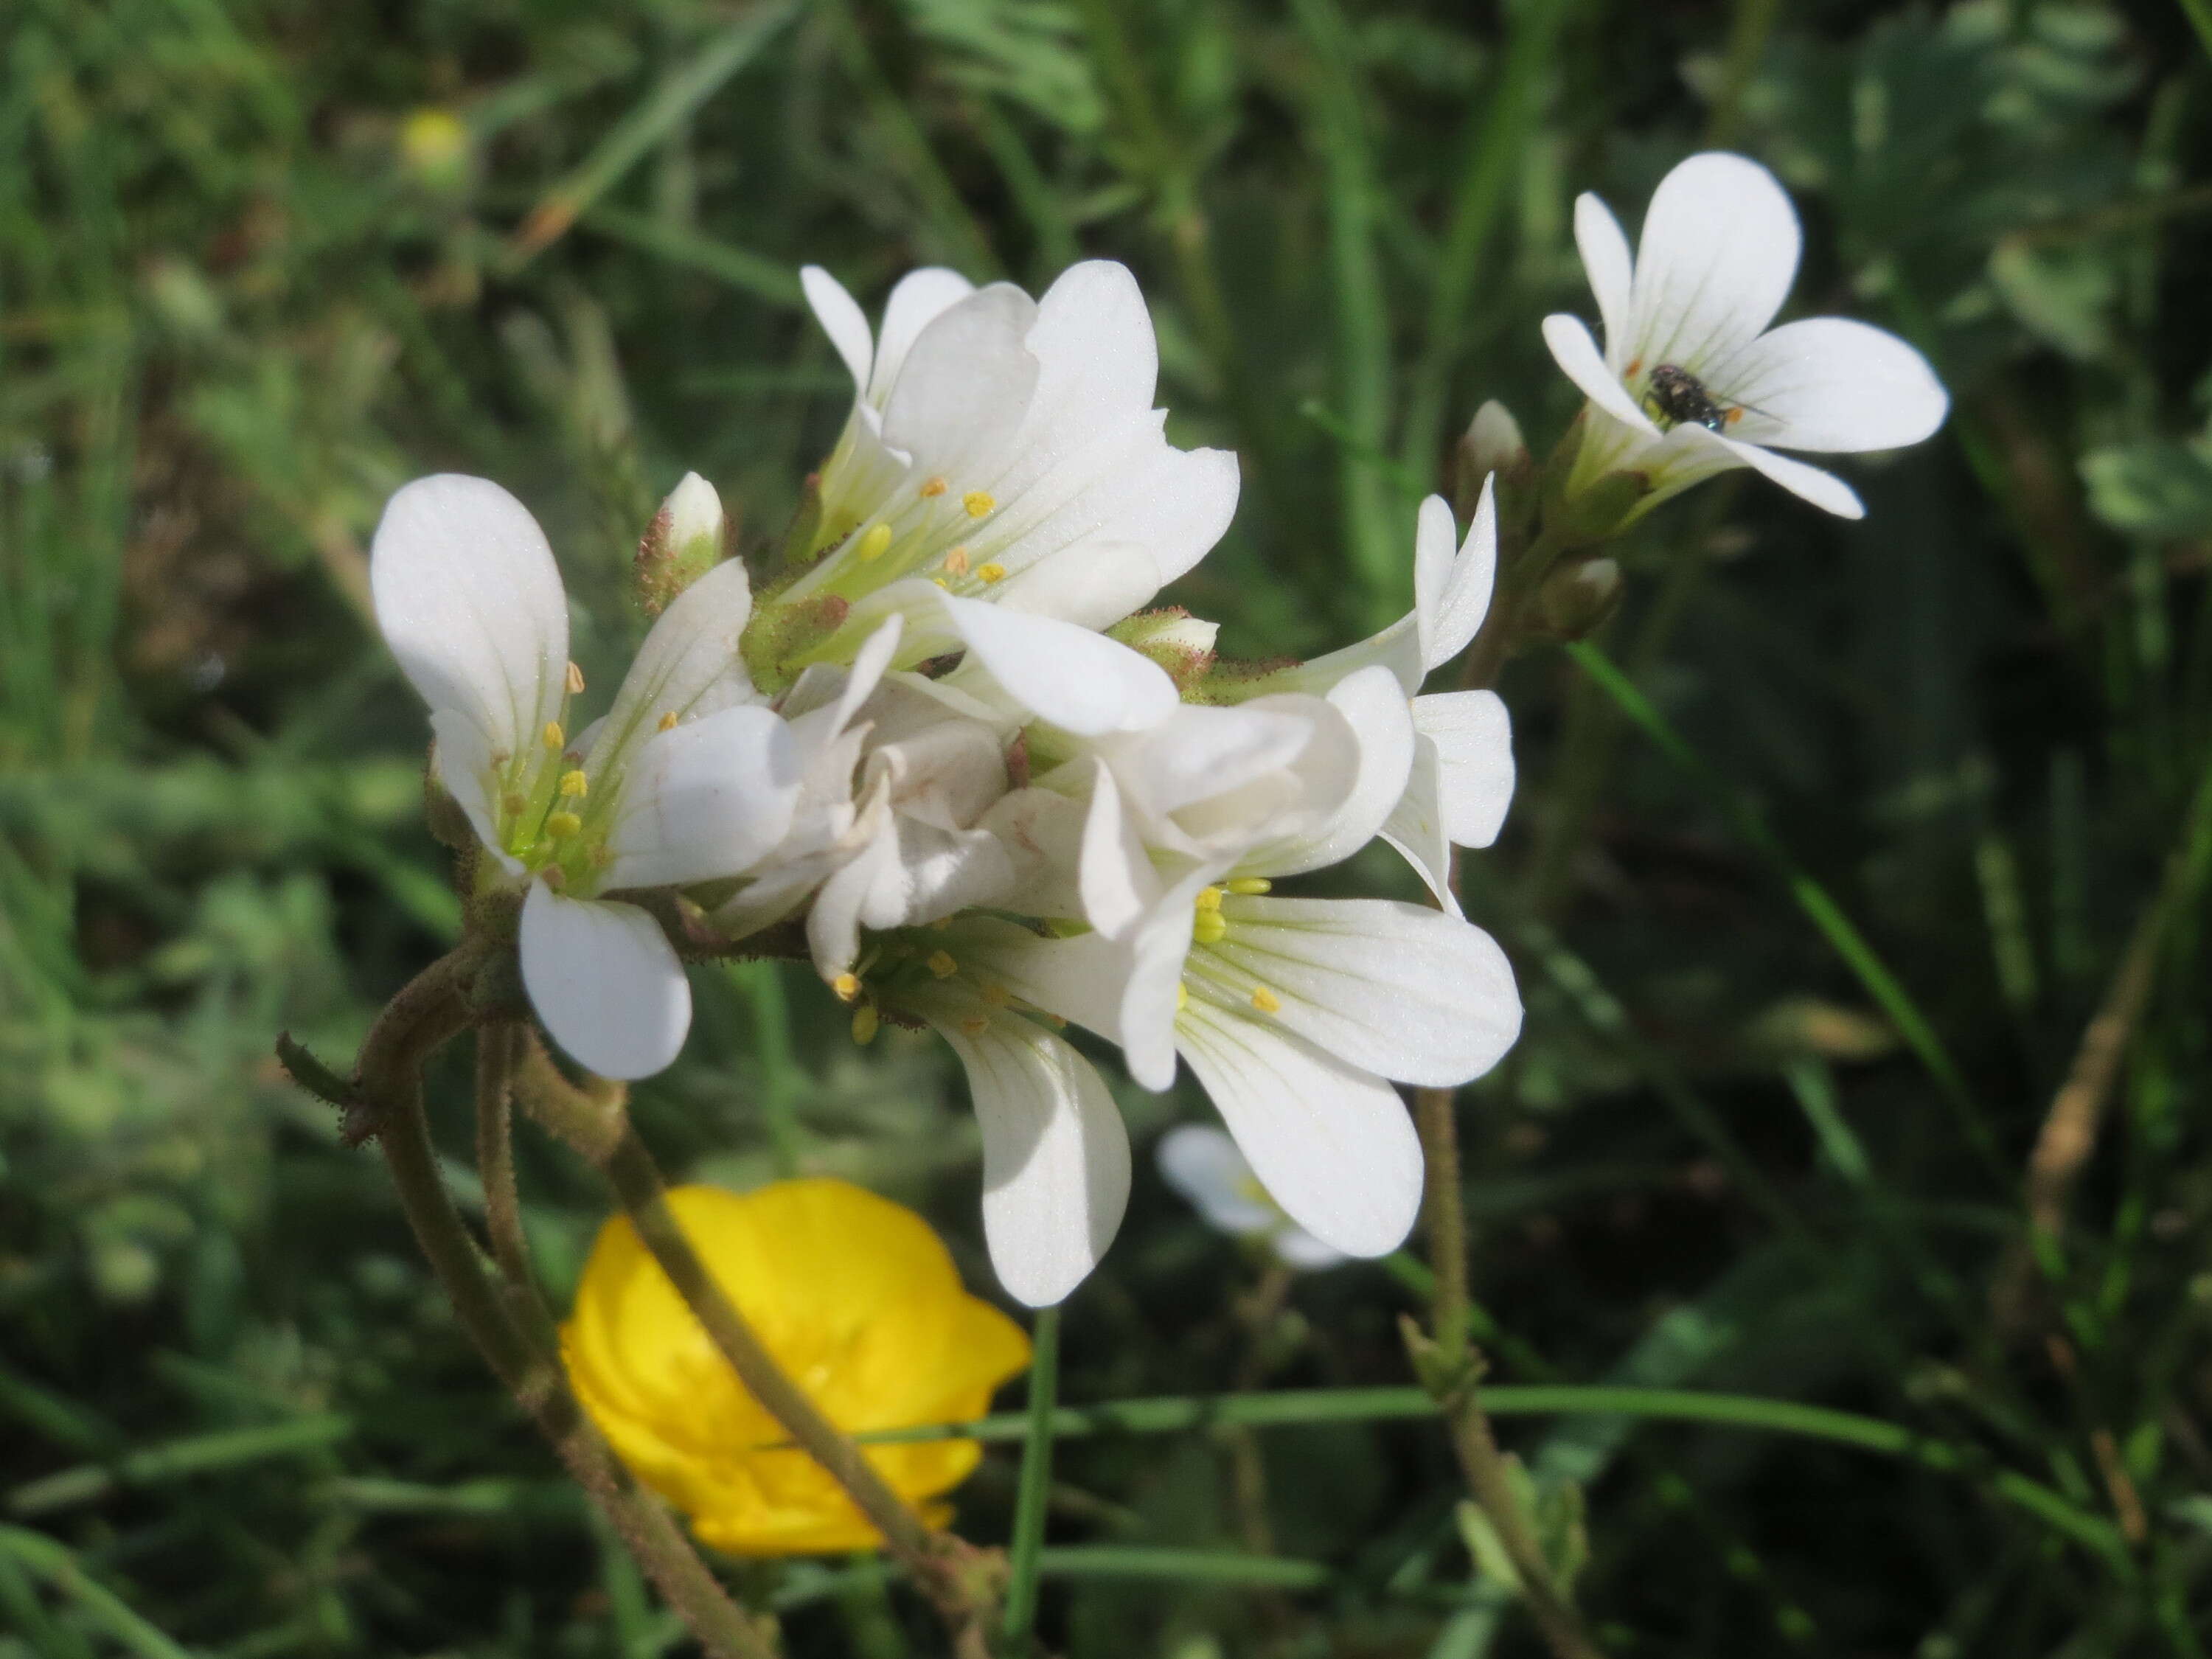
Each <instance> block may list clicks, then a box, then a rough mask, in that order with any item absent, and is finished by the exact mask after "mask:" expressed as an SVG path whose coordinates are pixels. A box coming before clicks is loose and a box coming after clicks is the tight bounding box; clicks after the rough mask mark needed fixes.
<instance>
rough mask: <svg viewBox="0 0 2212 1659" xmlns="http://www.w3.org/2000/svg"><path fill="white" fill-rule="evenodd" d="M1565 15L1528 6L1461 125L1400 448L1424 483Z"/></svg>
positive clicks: (1549, 3) (1555, 6)
mask: <svg viewBox="0 0 2212 1659" xmlns="http://www.w3.org/2000/svg"><path fill="white" fill-rule="evenodd" d="M1570 9H1571V7H1570V5H1569V3H1568V0H1528V3H1527V4H1525V5H1523V6H1522V8H1521V9H1520V11H1519V14H1518V15H1516V16H1515V17H1514V18H1513V19H1512V21H1511V24H1510V29H1511V36H1512V38H1511V40H1510V41H1509V43H1508V44H1507V46H1506V48H1505V53H1504V63H1503V65H1502V66H1501V67H1500V69H1499V70H1498V79H1497V82H1495V84H1494V85H1492V88H1490V93H1489V95H1488V96H1487V97H1486V98H1485V99H1483V100H1480V102H1479V103H1477V105H1476V106H1475V109H1474V113H1473V114H1472V115H1471V116H1470V117H1469V118H1468V140H1467V160H1466V161H1464V162H1463V163H1462V166H1461V167H1460V174H1459V190H1458V192H1457V194H1456V195H1455V197H1454V198H1453V201H1452V214H1451V222H1450V224H1449V227H1448V228H1446V230H1445V232H1444V240H1443V251H1442V252H1441V253H1440V254H1439V255H1438V257H1437V270H1436V276H1435V279H1434V281H1433V283H1431V287H1430V289H1429V316H1428V323H1427V325H1426V329H1425V333H1424V336H1423V338H1424V341H1425V345H1424V348H1423V349H1422V351H1421V354H1420V359H1419V362H1418V363H1417V364H1416V365H1415V367H1414V368H1413V388H1412V391H1411V392H1410V394H1409V395H1408V397H1407V401H1406V416H1405V422H1406V423H1405V432H1404V436H1403V439H1402V441H1401V443H1400V446H1399V453H1400V454H1401V456H1403V457H1404V459H1405V464H1406V465H1407V468H1408V469H1409V470H1410V471H1413V472H1414V473H1415V474H1417V475H1418V476H1420V477H1428V476H1430V474H1431V469H1432V468H1433V467H1434V466H1435V465H1436V461H1437V450H1438V449H1439V448H1440V447H1442V444H1443V428H1444V408H1445V404H1446V401H1447V400H1448V399H1449V397H1450V395H1451V384H1452V374H1453V372H1454V371H1455V369H1456V368H1458V367H1459V356H1460V342H1461V340H1462V338H1464V337H1465V335H1466V331H1467V322H1466V319H1467V315H1468V312H1469V311H1470V310H1472V309H1473V308H1474V283H1475V278H1476V276H1477V275H1478V274H1479V273H1480V270H1482V263H1483V256H1484V255H1485V254H1486V253H1487V252H1489V251H1490V242H1491V238H1492V234H1494V233H1495V231H1496V230H1497V228H1498V222H1499V220H1500V218H1501V217H1502V216H1503V210H1504V205H1505V200H1506V191H1507V189H1508V187H1509V185H1510V184H1511V182H1512V178H1513V171H1514V168H1515V167H1516V166H1518V165H1519V164H1520V162H1521V161H1522V156H1523V155H1524V154H1525V153H1526V149H1527V146H1528V139H1529V136H1530V134H1531V133H1532V132H1533V131H1534V128H1535V124H1536V118H1537V117H1538V116H1539V115H1540V114H1541V113H1542V109H1543V102H1542V99H1541V95H1540V94H1541V92H1542V89H1543V87H1544V82H1545V77H1546V75H1547V72H1548V71H1549V70H1550V69H1551V66H1552V53H1553V47H1554V46H1556V45H1557V43H1558V40H1559V24H1560V22H1561V21H1563V20H1564V19H1565V17H1566V15H1567V14H1568V12H1569V10H1570Z"/></svg>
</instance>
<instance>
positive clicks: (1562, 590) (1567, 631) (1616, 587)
mask: <svg viewBox="0 0 2212 1659" xmlns="http://www.w3.org/2000/svg"><path fill="white" fill-rule="evenodd" d="M1621 592H1622V589H1621V581H1620V565H1619V564H1618V563H1616V562H1614V561H1613V560H1611V559H1583V560H1581V561H1579V562H1577V563H1573V564H1568V565H1562V566H1561V567H1560V568H1559V569H1557V570H1554V571H1553V573H1552V574H1551V575H1550V576H1549V577H1548V578H1547V580H1545V583H1544V586H1543V587H1542V589H1541V591H1540V592H1539V593H1538V595H1537V599H1536V604H1537V608H1538V610H1539V611H1541V613H1542V616H1543V619H1544V627H1545V629H1546V631H1547V632H1549V633H1551V634H1552V635H1555V636H1556V637H1558V638H1559V639H1562V640H1580V639H1587V638H1588V637H1589V635H1592V634H1594V633H1595V632H1596V631H1597V629H1598V628H1599V626H1600V625H1601V624H1602V623H1604V621H1605V619H1606V618H1607V617H1610V616H1611V615H1613V611H1615V610H1617V609H1618V608H1619V607H1620V596H1621Z"/></svg>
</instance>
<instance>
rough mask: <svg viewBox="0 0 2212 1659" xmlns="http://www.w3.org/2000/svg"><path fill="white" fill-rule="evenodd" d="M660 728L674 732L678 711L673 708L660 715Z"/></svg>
mask: <svg viewBox="0 0 2212 1659" xmlns="http://www.w3.org/2000/svg"><path fill="white" fill-rule="evenodd" d="M660 729H661V730H662V731H664V732H673V731H674V730H675V729H676V711H675V710H674V709H673V708H671V709H670V710H669V711H668V712H667V713H666V714H663V715H662V716H661V717H660Z"/></svg>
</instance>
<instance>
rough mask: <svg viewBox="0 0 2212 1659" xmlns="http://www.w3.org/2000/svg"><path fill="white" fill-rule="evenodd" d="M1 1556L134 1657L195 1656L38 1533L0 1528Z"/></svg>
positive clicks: (189, 1658)
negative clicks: (50, 1589)
mask: <svg viewBox="0 0 2212 1659" xmlns="http://www.w3.org/2000/svg"><path fill="white" fill-rule="evenodd" d="M0 1554H5V1555H6V1556H8V1557H9V1558H10V1559H13V1560H15V1561H17V1562H20V1563H21V1564H22V1565H24V1566H26V1567H27V1568H29V1569H30V1570H31V1571H33V1572H35V1573H37V1574H38V1575H39V1577H41V1578H43V1579H45V1580H46V1582H47V1583H50V1584H52V1586H53V1587H54V1588H55V1589H57V1590H58V1591H60V1592H61V1594H63V1595H65V1596H67V1597H68V1598H69V1599H70V1601H74V1602H76V1604H77V1605H78V1606H79V1607H82V1608H83V1609H84V1610H85V1612H86V1613H88V1615H89V1616H90V1617H91V1619H92V1620H93V1622H94V1623H95V1624H97V1625H98V1626H100V1628H101V1629H102V1630H104V1631H106V1633H107V1634H108V1636H109V1637H111V1638H113V1640H114V1641H115V1642H116V1644H118V1646H120V1647H122V1648H123V1649H125V1650H126V1651H128V1652H131V1653H133V1654H136V1655H137V1656H138V1659H195V1656H194V1655H193V1654H192V1653H191V1650H189V1649H186V1648H183V1647H179V1645H178V1644H176V1643H175V1642H173V1641H172V1640H171V1639H170V1638H168V1637H167V1636H165V1635H164V1634H162V1633H161V1632H160V1631H159V1630H157V1629H155V1627H154V1626H151V1625H149V1624H148V1623H147V1622H146V1621H145V1620H143V1619H142V1618H140V1617H139V1616H138V1615H137V1613H134V1612H132V1611H131V1607H130V1605H129V1603H127V1602H125V1601H124V1600H123V1598H122V1597H121V1596H119V1595H116V1593H115V1592H114V1591H113V1590H111V1589H108V1588H107V1587H106V1585H104V1584H102V1583H100V1582H99V1581H98V1580H97V1579H95V1578H94V1577H93V1576H92V1575H91V1574H90V1573H89V1572H88V1571H85V1569H84V1565H83V1564H82V1562H80V1561H79V1560H78V1559H76V1556H75V1555H74V1554H72V1553H70V1551H69V1550H68V1549H67V1548H66V1547H64V1546H62V1545H61V1544H58V1543H57V1542H55V1541H53V1540H52V1539H51V1538H49V1537H47V1536H46V1534H44V1533H42V1532H31V1531H27V1530H26V1529H25V1528H21V1527H0Z"/></svg>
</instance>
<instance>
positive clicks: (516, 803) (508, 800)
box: [499, 789, 530, 818]
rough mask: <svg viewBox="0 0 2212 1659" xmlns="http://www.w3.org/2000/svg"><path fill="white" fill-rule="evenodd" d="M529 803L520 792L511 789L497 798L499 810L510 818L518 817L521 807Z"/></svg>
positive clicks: (520, 814)
mask: <svg viewBox="0 0 2212 1659" xmlns="http://www.w3.org/2000/svg"><path fill="white" fill-rule="evenodd" d="M527 805H530V803H529V802H528V801H526V800H525V799H523V798H522V796H521V795H520V793H518V792H517V791H514V790H512V789H510V790H508V791H507V793H505V794H504V795H501V797H500V798H499V810H500V811H502V812H504V813H506V814H507V817H511V818H519V817H521V816H522V809H523V808H524V807H526V806H527Z"/></svg>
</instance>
